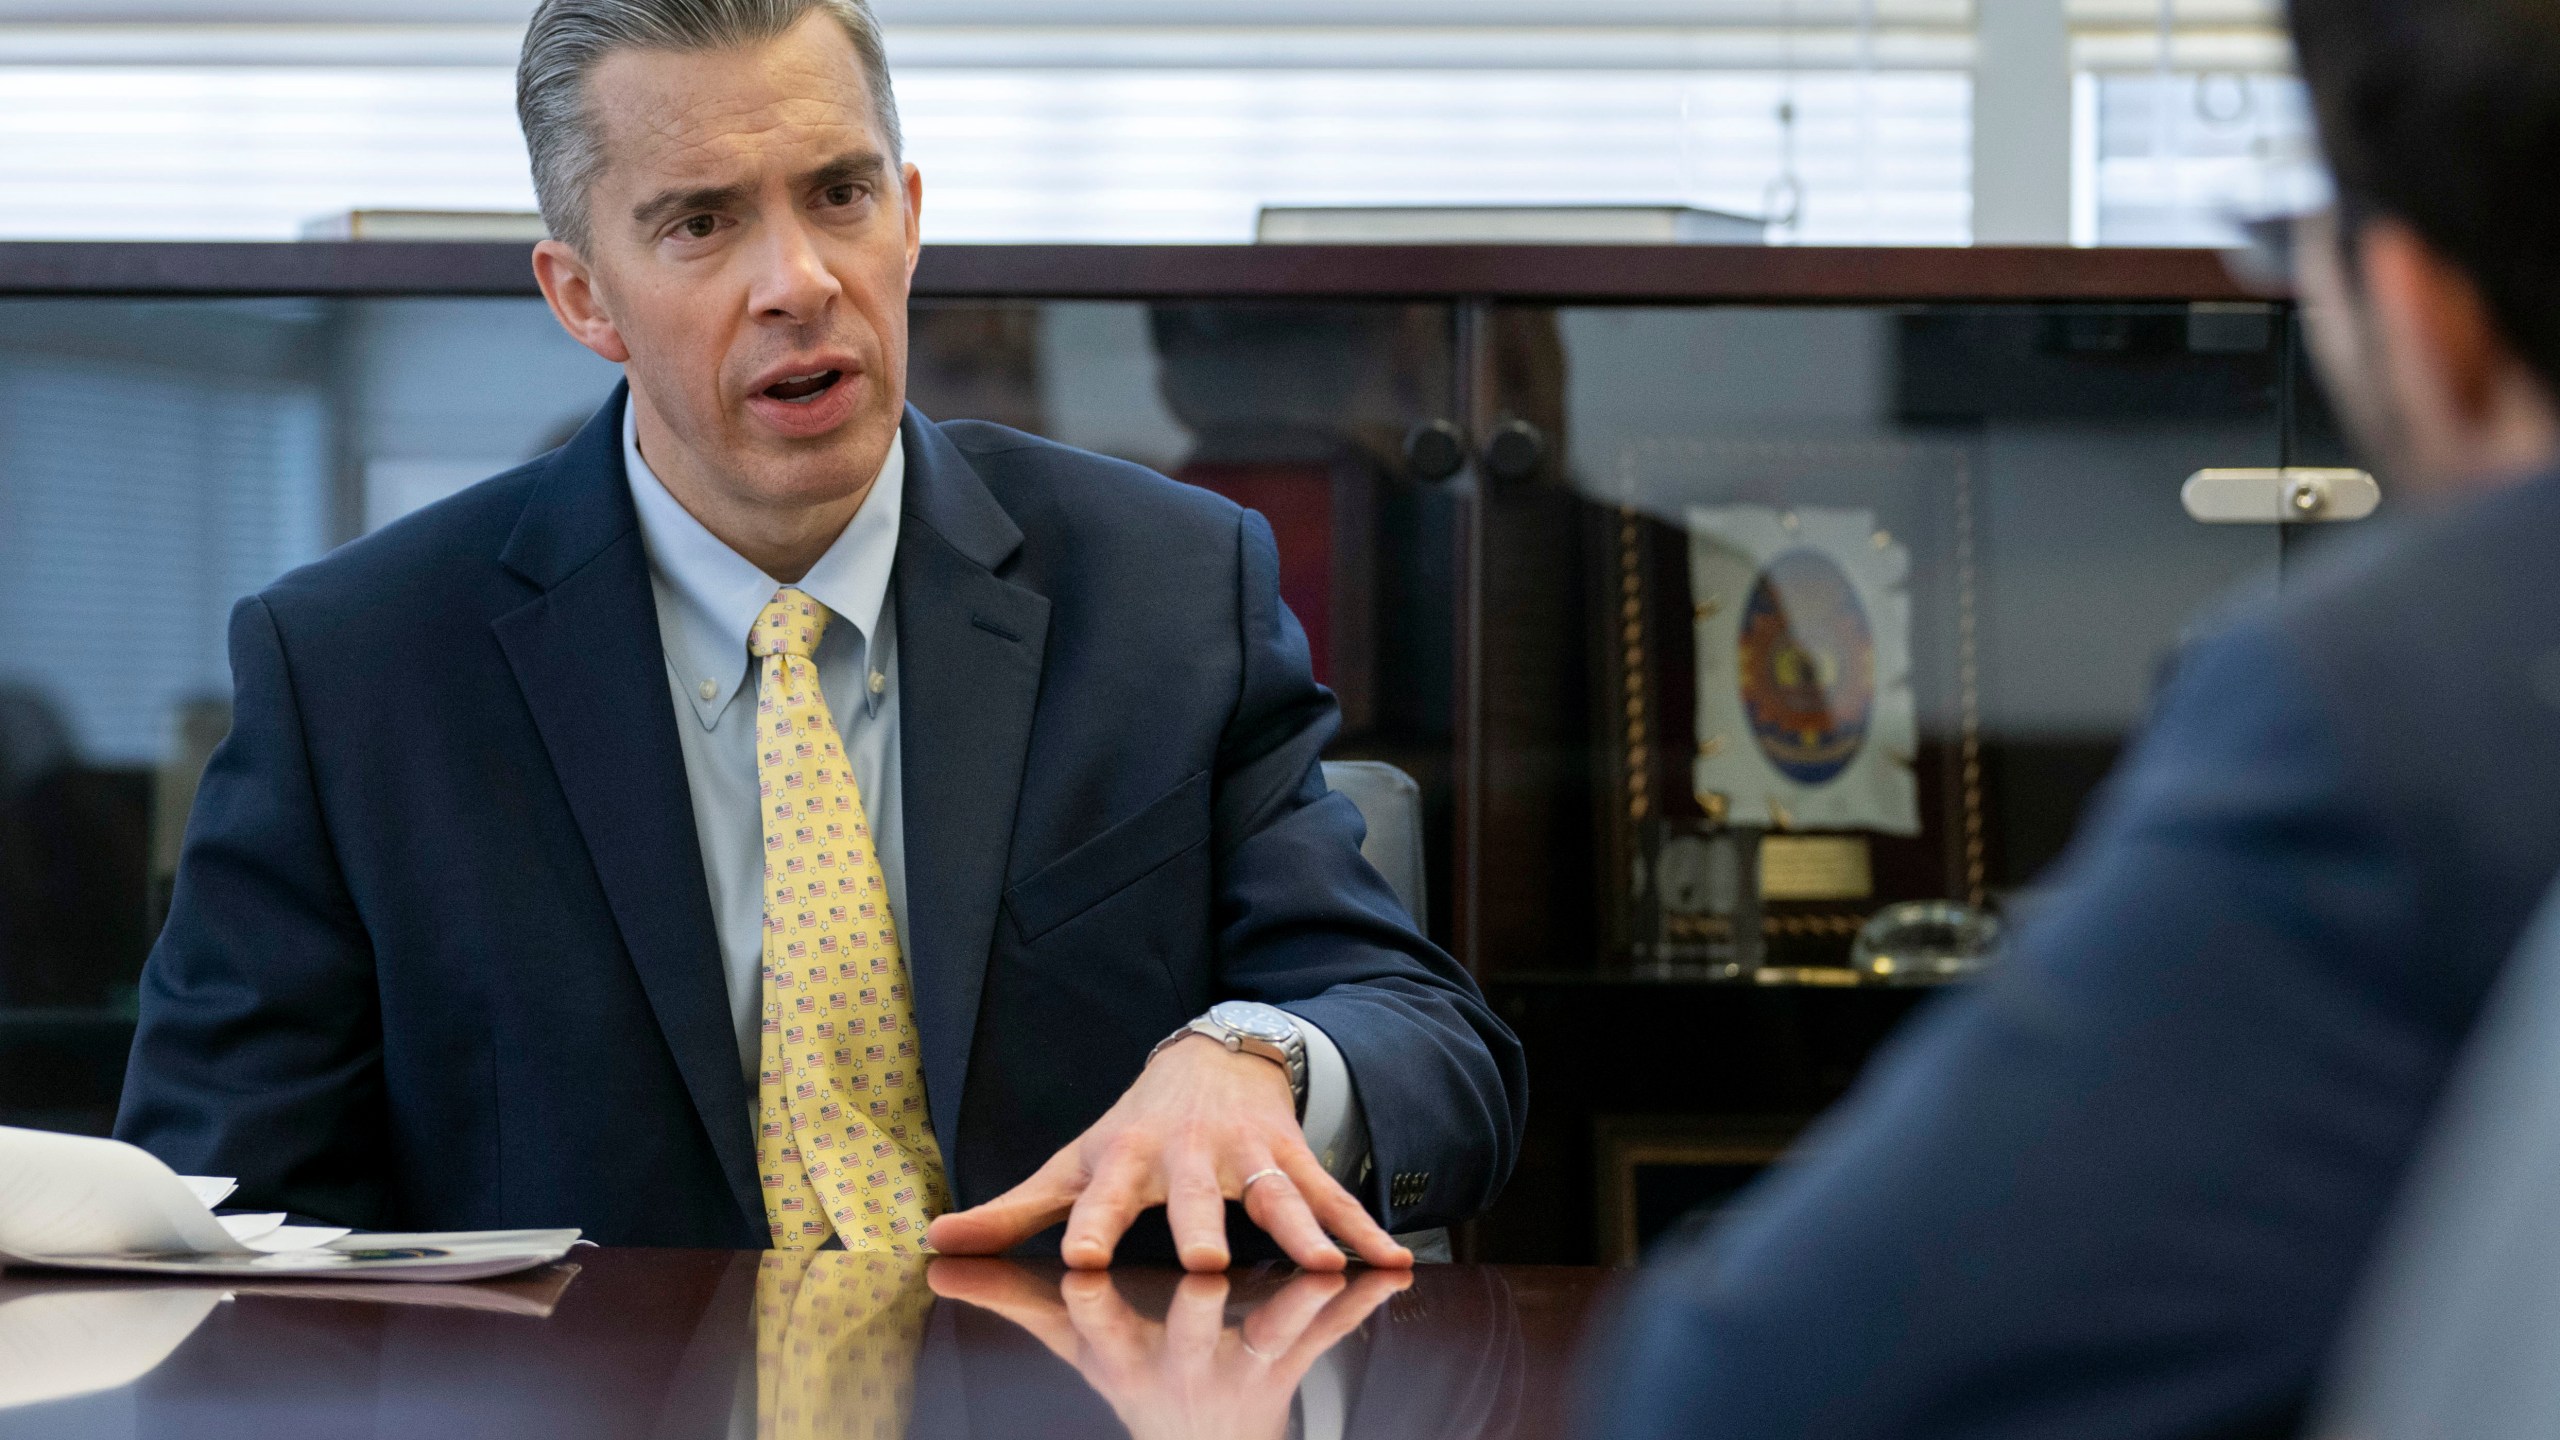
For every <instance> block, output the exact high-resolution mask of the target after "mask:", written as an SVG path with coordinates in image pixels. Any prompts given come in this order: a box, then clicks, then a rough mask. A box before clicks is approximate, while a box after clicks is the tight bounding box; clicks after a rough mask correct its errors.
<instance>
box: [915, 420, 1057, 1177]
mask: <svg viewBox="0 0 2560 1440" xmlns="http://www.w3.org/2000/svg"><path fill="white" fill-rule="evenodd" d="M906 439H907V494H906V511H905V521H904V523H903V524H902V525H901V526H900V529H899V534H898V562H897V569H896V571H895V572H894V574H893V576H892V580H891V584H892V586H893V593H894V594H895V595H896V597H897V609H898V654H899V657H900V658H899V670H900V680H899V687H900V696H899V702H898V703H899V707H900V709H899V719H898V732H899V749H900V762H899V763H900V765H901V767H902V770H901V773H902V777H903V778H902V784H903V786H904V789H905V804H904V810H905V814H904V816H903V817H902V818H903V821H904V830H905V836H906V870H907V912H908V913H907V916H906V927H905V932H906V956H907V969H908V973H909V975H910V977H911V980H912V983H913V984H914V986H915V996H916V1023H917V1025H918V1027H919V1028H920V1030H921V1031H922V1038H923V1042H924V1073H925V1086H926V1090H927V1094H928V1095H929V1097H930V1099H931V1102H932V1106H933V1129H934V1134H935V1135H936V1137H937V1138H938V1139H939V1140H940V1141H941V1144H942V1154H943V1159H944V1163H945V1164H946V1165H949V1166H952V1167H953V1168H954V1173H953V1176H952V1183H953V1187H954V1192H955V1193H957V1190H958V1185H959V1177H958V1174H957V1168H956V1167H957V1161H958V1155H959V1149H958V1145H957V1143H956V1142H957V1140H958V1133H957V1132H958V1128H959V1118H960V1092H961V1087H962V1086H963V1085H964V1084H965V1083H966V1081H967V1079H968V1074H969V1048H970V1043H971V1041H972V1039H973V1038H974V1037H975V1035H976V1032H977V1026H978V997H979V994H980V992H981V991H982V990H983V989H984V986H985V982H986V974H987V956H988V951H989V949H990V948H991V947H992V946H993V944H994V942H995V926H996V912H997V909H998V907H999V906H1000V905H1001V904H1002V902H1003V899H1004V879H1005V866H1006V860H1007V858H1008V855H1009V854H1010V851H1011V847H1012V840H1013V817H1014V808H1015V804H1016V801H1017V800H1018V799H1019V798H1020V796H1021V793H1022V775H1023V761H1024V758H1025V756H1026V755H1027V754H1028V753H1029V751H1030V746H1031V717H1032V711H1033V707H1034V705H1035V704H1036V702H1037V701H1038V699H1039V695H1040V665H1041V657H1042V654H1043V651H1044V649H1045V647H1046V645H1047V641H1048V634H1049V602H1048V600H1047V598H1046V597H1044V596H1041V595H1040V594H1038V593H1036V592H1034V591H1032V590H1029V589H1026V588H1024V587H1022V586H1020V585H1017V584H1014V583H1013V582H1012V581H1010V580H1006V579H1004V578H1001V574H1000V572H1001V570H1002V569H1003V567H1004V566H1005V565H1006V563H1007V562H1008V561H1009V560H1011V558H1012V557H1013V555H1014V553H1015V552H1016V551H1017V550H1019V549H1020V548H1021V545H1022V532H1021V530H1020V529H1019V528H1017V527H1016V526H1015V525H1014V523H1013V521H1012V519H1011V518H1010V517H1008V516H1007V515H1006V514H1005V513H1004V510H1003V508H1002V507H1000V506H999V505H997V503H996V500H995V497H994V496H993V495H991V494H989V493H988V491H987V487H986V483H985V482H984V481H982V480H980V479H979V478H978V473H977V471H976V470H974V469H972V468H971V467H970V465H969V462H968V459H967V458H966V457H965V456H963V455H962V454H961V453H960V451H959V449H958V448H957V447H956V446H954V445H952V444H951V442H950V441H949V440H947V439H945V438H944V437H943V435H942V432H941V430H940V429H939V428H938V427H936V426H935V425H934V424H933V423H932V422H930V421H928V420H926V419H925V418H924V417H923V416H921V415H919V414H917V413H916V412H915V411H913V410H909V411H908V412H907V421H906Z"/></svg>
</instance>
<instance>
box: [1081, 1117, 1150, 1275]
mask: <svg viewBox="0 0 2560 1440" xmlns="http://www.w3.org/2000/svg"><path fill="white" fill-rule="evenodd" d="M1162 1198H1164V1197H1163V1186H1162V1182H1161V1180H1160V1179H1159V1177H1158V1175H1157V1172H1156V1167H1155V1163H1154V1161H1153V1160H1152V1159H1151V1158H1148V1157H1145V1156H1142V1155H1141V1154H1139V1152H1138V1151H1137V1150H1136V1149H1135V1148H1133V1147H1118V1146H1115V1147H1114V1148H1113V1149H1112V1150H1111V1151H1110V1153H1109V1155H1108V1156H1107V1158H1105V1159H1104V1160H1103V1162H1102V1164H1101V1165H1100V1166H1099V1167H1098V1168H1097V1169H1096V1170H1095V1172H1094V1176H1093V1183H1091V1184H1089V1185H1087V1186H1085V1187H1084V1193H1083V1194H1081V1195H1079V1196H1077V1197H1076V1202H1075V1206H1074V1208H1073V1209H1072V1210H1071V1211H1070V1212H1069V1214H1068V1216H1067V1236H1066V1239H1065V1240H1063V1241H1061V1242H1059V1245H1058V1258H1059V1259H1061V1260H1064V1261H1066V1262H1067V1263H1068V1264H1069V1265H1072V1266H1074V1267H1075V1268H1077V1269H1079V1270H1099V1269H1101V1268H1102V1267H1103V1266H1105V1265H1108V1264H1110V1263H1111V1252H1112V1251H1114V1250H1116V1249H1118V1248H1119V1246H1120V1237H1121V1236H1122V1235H1125V1234H1127V1233H1128V1231H1129V1222H1130V1221H1132V1220H1135V1219H1137V1218H1138V1212H1139V1211H1141V1210H1144V1209H1146V1208H1147V1207H1148V1206H1150V1205H1153V1204H1155V1203H1156V1202H1157V1201H1159V1200H1161V1199H1162Z"/></svg>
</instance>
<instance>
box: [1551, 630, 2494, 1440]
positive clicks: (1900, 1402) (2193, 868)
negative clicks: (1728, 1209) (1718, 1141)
mask: <svg viewBox="0 0 2560 1440" xmlns="http://www.w3.org/2000/svg"><path fill="white" fill-rule="evenodd" d="M2419 874H2420V865H2419V862H2418V861H2417V859H2416V858H2415V857H2414V856H2413V853H2412V846H2411V845H2410V844H2409V843H2408V841H2407V839H2406V838H2405V837H2404V836H2402V835H2400V834H2397V833H2395V831H2394V829H2393V825H2392V822H2391V820H2390V819H2389V818H2388V817H2387V816H2386V815H2385V814H2384V812H2383V810H2382V808H2381V807H2379V806H2377V805H2376V804H2374V803H2373V802H2372V801H2371V799H2370V798H2369V797H2368V795H2367V794H2362V793H2359V787H2358V784H2357V776H2356V773H2355V769H2354V767H2352V766H2350V765H2348V764H2347V763H2346V762H2345V760H2344V759H2343V758H2342V747H2341V742H2340V740H2339V737H2338V735H2337V734H2336V733H2335V731H2334V729H2333V725H2332V723H2331V722H2330V721H2329V720H2328V719H2327V718H2326V717H2325V716H2324V712H2323V708H2322V706H2321V705H2320V703H2319V702H2318V698H2317V692H2316V690H2315V687H2314V686H2313V684H2312V683H2311V681H2310V679H2309V678H2308V673H2307V671H2306V668H2305V666H2304V664H2303V662H2302V660H2301V657H2300V656H2299V654H2298V653H2297V651H2296V650H2295V649H2294V648H2293V647H2292V645H2291V643H2290V642H2288V641H2287V640H2285V639H2284V638H2282V637H2281V636H2280V635H2279V634H2277V633H2276V632H2274V631H2272V630H2261V629H2250V630H2243V631H2240V632H2235V633H2234V634H2232V635H2229V636H2227V637H2225V638H2223V639H2221V640H2219V641H2216V642H2213V643H2211V644H2209V645H2208V646H2206V647H2204V648H2203V649H2201V650H2200V651H2199V652H2198V653H2197V654H2195V655H2194V656H2193V657H2191V658H2190V660H2189V661H2188V662H2187V664H2186V665H2184V666H2183V667H2182V670H2181V674H2180V676H2179V677H2178V678H2177V680H2176V681H2175V682H2174V683H2173V684H2172V686H2171V689H2170V692H2169V694H2168V695H2167V696H2166V697H2164V703H2163V707H2162V710H2161V713H2160V716H2159V719H2158V721H2157V723H2156V724H2155V725H2154V727H2153V730H2152V734H2151V735H2150V737H2149V739H2148V740H2147V741H2146V742H2145V744H2144V745H2143V746H2142V747H2141V748H2140V750H2139V751H2138V753H2137V754H2136V755H2135V756H2134V757H2133V758H2132V759H2131V760H2130V761H2129V762H2128V765H2127V767H2126V769H2125V771H2124V773H2122V774H2121V775H2120V776H2119V777H2118V779H2117V780H2116V781H2115V782H2114V783H2113V784H2112V786H2111V793H2110V794H2109V796H2108V798H2107V799H2106V801H2105V802H2104V803H2103V805H2102V807H2101V809H2100V811H2099V814H2098V818H2097V820H2096V821H2095V822H2094V824H2093V826H2092V827H2091V828H2090V830H2089V831H2088V832H2087V833H2086V834H2084V836H2083V837H2082V839H2081V841H2080V842H2079V844H2078V845H2077V847H2076V849H2075V853H2074V855H2073V856H2072V857H2069V858H2068V859H2066V861H2065V865H2064V868H2063V871H2062V880H2061V883H2060V884H2059V886H2058V888H2057V893H2056V894H2055V895H2054V896H2053V898H2051V899H2050V900H2049V901H2047V902H2046V904H2045V906H2044V907H2043V908H2041V909H2040V910H2039V911H2038V912H2037V913H2036V914H2035V915H2034V916H2032V917H2030V919H2029V920H2028V922H2027V923H2026V924H2025V926H2024V927H2023V929H2022V930H2021V931H2020V932H2019V933H2018V935H2017V936H2016V937H2015V940H2014V943H2013V945H2012V947H2011V952H2010V954H2009V956H2008V957H2007V959H2006V960H2005V962H2004V964H2003V966H2002V968H2001V969H2000V970H1999V971H1998V972H1997V973H1996V974H1995V975H1994V977H1993V978H1992V979H1990V980H1989V981H1988V982H1987V983H1986V984H1985V986H1984V987H1983V989H1981V990H1980V991H1978V992H1976V993H1973V994H1969V995H1964V996H1960V997H1956V998H1954V999H1951V1000H1948V1001H1944V1002H1941V1006H1940V1008H1938V1009H1937V1010H1936V1011H1934V1012H1933V1013H1932V1014H1930V1015H1929V1016H1927V1017H1925V1018H1924V1019H1922V1020H1920V1021H1918V1022H1916V1023H1915V1025H1914V1026H1913V1027H1912V1028H1911V1029H1909V1030H1907V1031H1906V1032H1905V1034H1904V1036H1903V1037H1901V1038H1900V1039H1899V1040H1898V1041H1897V1042H1896V1044H1895V1046H1894V1047H1893V1048H1892V1050H1891V1051H1890V1052H1888V1054H1887V1055H1885V1056H1884V1057H1881V1058H1880V1059H1879V1060H1878V1062H1877V1063H1876V1065H1875V1066H1874V1068H1873V1070H1872V1071H1871V1072H1870V1075H1869V1078H1868V1079H1867V1080H1866V1081H1864V1082H1863V1083H1862V1084H1861V1086H1860V1087H1859V1090H1858V1091H1857V1093H1856V1094H1855V1095H1853V1097H1852V1098H1851V1099H1850V1100H1849V1101H1848V1102H1846V1103H1845V1104H1844V1105H1843V1106H1842V1107H1841V1109H1840V1111H1838V1112H1837V1113H1836V1114H1835V1116H1834V1118H1833V1119H1832V1120H1830V1121H1829V1122H1827V1123H1826V1124H1825V1125H1824V1126H1822V1127H1821V1128H1820V1129H1818V1130H1817V1132H1816V1133H1815V1135H1814V1136H1812V1137H1811V1138H1810V1139H1809V1140H1808V1141H1807V1142H1806V1145H1805V1146H1804V1147H1803V1149H1802V1151H1801V1152H1800V1154H1801V1157H1802V1158H1801V1159H1799V1160H1797V1161H1795V1162H1793V1163H1791V1165H1790V1166H1789V1167H1788V1169H1786V1170H1785V1171H1782V1172H1780V1173H1779V1174H1778V1175H1776V1176H1774V1177H1772V1183H1768V1184H1765V1185H1763V1186H1762V1187H1761V1188H1760V1189H1759V1190H1758V1191H1756V1192H1754V1194H1753V1195H1752V1196H1751V1197H1750V1198H1749V1199H1748V1200H1747V1201H1746V1202H1745V1203H1744V1205H1743V1206H1742V1207H1741V1209H1740V1211H1739V1212H1738V1213H1737V1215H1736V1217H1735V1218H1734V1219H1732V1220H1731V1221H1730V1222H1729V1223H1728V1224H1726V1225H1725V1226H1723V1227H1721V1229H1720V1230H1718V1231H1715V1232H1711V1233H1710V1234H1709V1235H1708V1237H1707V1238H1706V1239H1705V1241H1704V1242H1703V1243H1702V1244H1699V1245H1696V1246H1693V1247H1691V1248H1689V1249H1687V1250H1686V1251H1683V1252H1679V1253H1674V1254H1670V1255H1668V1256H1665V1257H1661V1258H1660V1259H1659V1260H1658V1263H1657V1264H1656V1265H1655V1266H1654V1268H1653V1269H1652V1270H1651V1272H1650V1273H1649V1275H1648V1276H1647V1278H1646V1279H1645V1281H1644V1282H1643V1283H1642V1285H1641V1286H1640V1287H1639V1289H1638V1292H1637V1294H1636V1297H1635V1298H1634V1299H1633V1300H1632V1302H1631V1303H1630V1306H1629V1309H1628V1311H1627V1313H1626V1314H1624V1315H1623V1316H1622V1317H1621V1320H1620V1323H1619V1324H1618V1325H1617V1326H1616V1328H1615V1332H1614V1338H1613V1339H1610V1340H1607V1341H1605V1342H1603V1343H1601V1344H1600V1345H1598V1346H1597V1347H1595V1350H1594V1353H1593V1357H1592V1358H1593V1360H1594V1361H1595V1367H1594V1368H1595V1371H1596V1372H1597V1375H1598V1377H1599V1378H1598V1381H1597V1387H1596V1388H1597V1390H1598V1392H1599V1394H1598V1397H1597V1398H1598V1401H1599V1403H1598V1405H1597V1407H1596V1408H1597V1413H1598V1415H1599V1417H1600V1419H1599V1423H1598V1425H1597V1426H1596V1427H1595V1428H1596V1429H1597V1430H1598V1431H1599V1432H1600V1433H1603V1434H1608V1435H1616V1436H1657V1435H1671V1434H1679V1435H1687V1436H1731V1437H1743V1436H1750V1437H1763V1436H1766V1437H1778V1436H1786V1437H1789V1440H1812V1437H1827V1436H1870V1435H1873V1436H1882V1435H1894V1436H1901V1437H1925V1436H1941V1435H1950V1436H1951V1435H1958V1434H1961V1435H1966V1436H2009V1435H2017V1436H2025V1435H2071V1436H2075V1437H2084V1440H2104V1437H2132V1436H2170V1435H2178V1436H2187V1435H2196V1436H2204V1435H2238V1434H2255V1433H2260V1432H2261V1430H2269V1431H2279V1432H2280V1433H2287V1434H2289V1433H2292V1432H2291V1429H2290V1422H2291V1420H2292V1418H2293V1417H2294V1416H2295V1415H2296V1413H2297V1411H2298V1407H2299V1406H2300V1405H2301V1404H2302V1402H2303V1395H2304V1392H2305V1390H2306V1389H2307V1387H2308V1385H2309V1384H2310V1382H2311V1380H2312V1379H2313V1376H2314V1373H2315V1370H2316V1368H2317V1365H2318V1361H2319V1358H2320V1356H2321V1354H2322V1352H2323V1350H2324V1349H2325V1348H2326V1346H2327V1345H2328V1343H2329V1340H2330V1337H2331V1335H2332V1332H2333V1331H2334V1329H2335V1327H2336V1324H2337V1320H2338V1317H2339V1316H2340V1314H2341V1313H2342V1311H2343V1308H2344V1306H2345V1303H2346V1300H2347V1297H2348V1294H2349V1292H2350V1290H2351V1288H2352V1284H2353V1281H2354V1279H2355V1277H2356V1274H2357V1271H2358V1268H2359V1263H2360V1260H2361V1258H2362V1257H2363V1255H2364V1254H2365V1252H2366V1250H2367V1248H2368V1246H2369V1245H2370V1243H2371V1241H2372V1238H2373V1236H2374V1234H2375V1231H2376V1228H2377V1225H2378V1224H2379V1221H2380V1218H2381V1216H2382V1215H2383V1213H2384V1211H2385V1209H2386V1208H2387V1205H2388V1202H2389V1200H2390V1197H2391V1195H2392V1192H2393V1190H2394V1189H2395V1187H2396V1186H2397V1184H2398V1182H2399V1179H2400V1176H2401V1173H2402V1171H2403V1169H2404V1167H2405V1163H2406V1157H2407V1155H2408V1154H2409V1153H2410V1149H2411V1145H2412V1143H2413V1139H2414V1136H2415V1135H2416V1133H2417V1131H2418V1129H2419V1127H2420V1126H2421V1124H2422V1122H2423V1119H2424V1117H2425V1115H2426V1113H2427V1111H2428V1109H2429V1107H2430V1106H2431V1105H2432V1103H2433V1100H2434V1097H2435V1095H2436V1093H2437V1091H2438V1089H2439V1088H2440V1086H2441V1084H2442V1082H2443V1077H2444V1075H2445V1073H2446V1068H2447V1065H2448V1064H2449V1060H2450V1055H2451V1053H2452V1049H2453V1045H2454V1042H2455V1038H2456V1035H2455V1030H2456V1027H2454V1026H2453V1025H2451V1024H2450V1023H2448V1021H2447V1019H2446V1017H2445V1015H2444V1013H2443V1012H2444V1011H2445V1010H2446V1009H2447V1008H2448V1007H2447V1006H2445V1005H2444V1004H2442V1003H2431V1002H2430V1000H2429V993H2430V991H2429V987H2430V985H2431V983H2436V982H2431V981H2430V980H2429V978H2428V973H2427V971H2428V959H2427V957H2428V946H2427V944H2426V939H2425V937H2426V935H2427V933H2428V928H2429V927H2428V923H2427V920H2426V916H2425V901H2424V898H2423V896H2424V887H2423V886H2421V884H2420V883H2419V878H2418V877H2419Z"/></svg>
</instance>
